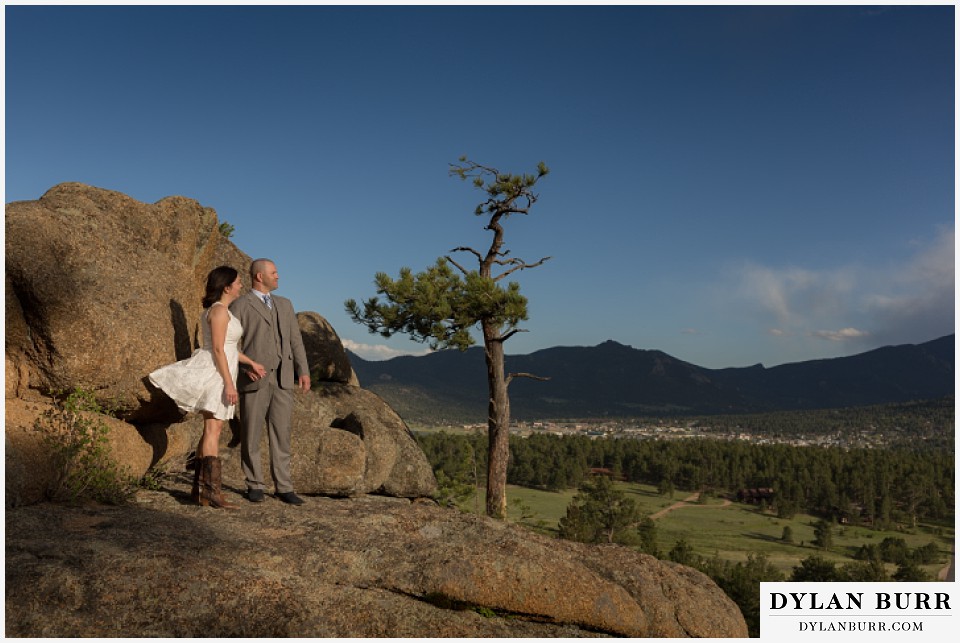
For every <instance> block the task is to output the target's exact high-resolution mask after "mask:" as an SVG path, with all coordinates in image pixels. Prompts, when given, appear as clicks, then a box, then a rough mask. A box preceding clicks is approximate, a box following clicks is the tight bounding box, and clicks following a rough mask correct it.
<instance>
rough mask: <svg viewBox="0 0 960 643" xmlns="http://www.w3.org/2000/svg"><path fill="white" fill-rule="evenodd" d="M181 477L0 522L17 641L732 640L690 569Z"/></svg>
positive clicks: (424, 507) (494, 527)
mask: <svg viewBox="0 0 960 643" xmlns="http://www.w3.org/2000/svg"><path fill="white" fill-rule="evenodd" d="M188 485H189V476H188V474H186V473H181V474H178V475H175V476H171V477H169V478H167V479H165V480H164V483H163V488H161V489H160V490H157V491H141V492H139V493H138V495H137V498H136V502H134V503H133V504H131V505H127V506H119V507H117V506H104V505H93V504H91V505H82V506H67V505H56V504H49V503H44V504H37V505H32V506H29V507H19V508H15V509H8V510H7V512H6V634H7V635H8V636H15V637H61V636H80V637H108V636H109V637H115V636H137V637H146V636H150V637H155V636H159V637H201V636H202V637H208V636H217V637H228V636H229V637H234V636H243V637H268V636H270V637H273V636H280V637H292V636H297V637H488V636H497V637H501V636H504V637H585V636H606V635H613V636H631V637H688V636H695V637H745V636H747V629H746V625H745V623H744V621H743V617H742V616H741V614H740V611H739V610H738V608H737V606H736V605H735V604H734V603H733V602H732V601H731V600H730V599H729V598H728V597H727V596H726V595H725V594H724V593H723V592H722V591H721V590H720V589H719V588H718V587H717V586H716V585H715V584H714V583H713V582H712V581H711V580H710V579H709V578H707V577H706V576H704V575H703V574H700V573H699V572H697V571H695V570H692V569H690V568H687V567H684V566H682V565H676V564H673V563H669V562H664V561H659V560H657V559H655V558H652V557H650V556H646V555H643V554H639V553H637V552H634V551H632V550H630V549H627V548H624V547H620V546H616V545H611V546H591V545H582V544H579V543H572V542H567V541H560V540H554V539H550V538H546V537H543V536H539V535H537V534H533V533H530V532H528V531H526V530H524V529H522V528H520V527H517V526H515V525H512V524H508V523H502V522H498V521H495V520H492V519H489V518H486V517H482V516H474V515H469V514H462V513H460V512H458V511H456V510H453V509H446V508H442V507H439V506H437V505H435V504H433V503H432V502H430V501H425V500H409V499H404V498H391V497H385V496H375V495H366V496H360V497H352V498H333V497H325V496H307V497H306V498H305V499H306V504H305V505H304V506H301V507H292V506H288V505H285V504H283V503H281V502H280V501H278V500H276V499H274V498H272V497H268V498H267V500H266V501H265V502H264V503H261V504H256V505H255V504H251V503H248V502H246V501H245V500H244V499H242V498H241V497H240V496H239V494H238V493H237V492H238V490H237V489H236V488H235V487H234V488H231V489H229V490H228V493H227V495H228V498H229V499H230V500H232V501H234V502H237V503H239V504H240V505H241V508H240V510H238V511H227V510H215V509H205V508H201V507H198V506H195V505H193V504H191V503H190V501H189V498H188V491H189V489H188Z"/></svg>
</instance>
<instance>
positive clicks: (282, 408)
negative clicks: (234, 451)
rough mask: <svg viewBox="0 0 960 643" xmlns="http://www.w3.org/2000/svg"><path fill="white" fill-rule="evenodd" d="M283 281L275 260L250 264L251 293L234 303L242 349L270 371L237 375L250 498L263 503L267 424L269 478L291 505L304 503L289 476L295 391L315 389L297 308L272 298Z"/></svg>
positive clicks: (279, 495)
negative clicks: (263, 448)
mask: <svg viewBox="0 0 960 643" xmlns="http://www.w3.org/2000/svg"><path fill="white" fill-rule="evenodd" d="M279 280H280V275H279V274H278V273H277V267H276V265H275V264H274V263H273V262H272V261H270V260H269V259H257V260H255V261H254V262H253V263H252V264H250V281H251V284H252V289H251V290H250V292H248V293H247V294H245V295H243V296H241V297H239V298H238V299H237V300H236V301H234V302H233V304H231V305H230V311H231V312H232V313H233V314H234V315H236V316H237V317H238V318H239V319H240V323H241V324H242V325H243V337H242V338H241V340H240V344H241V350H242V351H243V353H244V354H245V355H247V356H248V357H250V358H251V359H252V360H254V361H255V362H258V363H259V364H262V365H263V368H264V370H265V372H264V373H258V372H254V371H252V370H250V369H248V368H243V369H241V370H240V374H239V375H238V376H237V390H238V391H239V393H240V441H241V446H240V455H241V466H242V468H243V475H244V477H245V478H246V480H247V499H248V500H250V501H251V502H263V499H264V496H263V490H264V483H263V472H262V471H261V469H262V467H261V465H260V437H261V435H262V431H263V427H264V422H266V427H267V437H268V439H269V444H270V474H271V475H272V477H273V483H274V486H275V488H276V493H277V498H279V499H280V500H282V501H283V502H286V503H287V504H291V505H302V504H303V500H302V499H301V498H300V497H299V496H297V494H296V493H294V491H293V481H292V480H291V477H290V423H291V419H292V417H293V390H294V389H295V388H299V389H300V390H301V391H309V390H310V367H309V365H308V364H307V353H306V351H305V350H304V348H303V338H302V337H301V336H300V326H299V324H298V323H297V316H296V314H295V313H294V311H293V304H291V303H290V300H289V299H286V298H284V297H275V296H273V295H271V294H270V293H271V292H272V291H273V290H275V289H276V288H277V286H278V284H279Z"/></svg>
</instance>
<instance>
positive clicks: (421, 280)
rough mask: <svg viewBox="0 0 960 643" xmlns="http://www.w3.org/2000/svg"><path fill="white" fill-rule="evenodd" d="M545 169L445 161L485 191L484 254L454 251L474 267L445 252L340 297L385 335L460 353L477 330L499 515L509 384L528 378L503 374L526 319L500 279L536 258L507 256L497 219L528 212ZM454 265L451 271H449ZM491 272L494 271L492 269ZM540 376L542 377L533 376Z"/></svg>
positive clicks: (503, 504) (513, 286) (490, 506)
mask: <svg viewBox="0 0 960 643" xmlns="http://www.w3.org/2000/svg"><path fill="white" fill-rule="evenodd" d="M548 172H549V170H548V169H547V166H546V165H544V164H543V163H540V164H539V165H538V166H537V172H536V174H507V173H503V172H500V171H499V170H497V169H495V168H492V167H487V166H484V165H480V164H478V163H475V162H473V161H469V160H467V159H466V158H465V157H463V158H461V159H460V163H459V164H451V170H450V174H451V175H452V176H457V177H459V178H461V179H464V180H466V179H468V178H469V179H472V182H473V186H474V187H476V188H477V189H479V190H481V191H482V192H483V193H484V194H485V198H484V200H483V201H482V202H481V203H480V204H479V205H478V206H477V207H476V210H475V212H474V213H475V214H476V215H477V216H484V217H486V225H485V226H484V229H485V230H489V231H490V232H492V233H493V237H492V239H491V242H490V247H489V248H488V249H487V250H486V251H485V252H480V251H477V250H475V249H473V248H470V247H459V248H454V249H453V250H452V251H451V252H465V253H467V254H470V255H472V256H473V257H474V258H475V259H476V260H477V262H478V267H477V269H476V270H468V269H467V268H465V267H464V266H462V265H461V264H460V263H458V262H457V261H456V260H454V259H453V258H451V257H450V256H446V257H440V258H439V259H437V261H436V263H435V265H433V266H432V267H430V268H428V269H427V270H426V271H424V272H421V273H419V274H417V275H416V276H414V274H413V272H412V271H411V270H410V269H409V268H402V269H401V270H400V276H399V278H398V279H396V280H394V279H392V278H391V277H389V276H388V275H387V274H386V273H382V272H381V273H377V275H376V285H377V294H378V295H382V296H383V297H384V298H385V300H386V301H385V302H381V301H380V300H379V298H378V297H373V298H371V299H368V300H367V301H366V302H364V304H363V306H362V307H361V306H360V305H359V304H357V302H356V301H355V300H353V299H350V300H347V301H346V302H345V304H344V305H345V307H346V309H347V312H348V313H349V314H350V316H351V318H353V320H354V321H356V322H358V323H362V324H364V325H365V326H367V328H368V329H369V330H370V332H372V333H379V334H381V335H383V336H384V337H390V336H392V335H394V334H395V333H404V334H407V335H410V336H411V337H412V338H413V339H415V340H417V341H422V342H427V343H429V345H430V346H431V347H432V348H434V349H438V348H458V349H460V350H466V349H467V348H468V347H469V346H470V345H472V344H473V343H474V339H473V337H472V336H471V330H472V329H474V328H476V327H478V326H479V329H480V333H481V335H482V337H483V347H484V356H485V359H486V365H487V385H488V389H489V398H488V399H489V400H490V402H489V406H488V410H487V431H488V447H487V450H488V458H487V498H486V511H487V514H488V515H490V516H493V517H496V518H500V519H503V518H505V517H506V512H507V494H506V485H507V463H508V460H509V454H510V450H509V427H510V398H509V396H508V387H509V385H510V382H511V381H512V380H513V379H514V378H516V377H535V376H533V375H531V374H529V373H506V372H505V368H504V365H505V362H504V349H503V344H504V343H505V342H506V341H507V340H508V339H510V338H511V337H513V336H514V335H515V334H516V333H519V332H522V329H521V328H520V327H519V324H520V322H522V321H524V320H526V319H527V299H526V297H524V296H522V295H521V294H520V285H519V284H518V283H517V282H510V283H509V284H507V286H502V285H501V281H502V280H503V279H504V278H505V277H507V276H508V275H510V274H513V273H514V272H517V271H519V270H526V269H529V268H535V267H537V266H539V265H541V264H542V263H543V262H545V261H546V260H547V259H549V257H544V258H543V259H540V260H539V261H537V262H535V263H527V262H525V261H523V260H522V259H518V258H515V257H514V258H508V255H509V254H510V251H509V250H506V249H505V248H504V227H503V226H504V223H505V222H506V221H507V219H509V217H510V216H511V215H514V214H524V215H525V214H528V213H529V212H530V209H531V208H532V207H533V205H534V204H535V203H536V201H537V198H538V196H537V194H536V193H534V191H533V190H534V187H535V186H536V184H537V182H538V181H539V180H540V179H542V178H543V177H544V176H546V175H547V173H548ZM451 266H453V268H456V272H455V271H454V270H453V268H451ZM496 270H501V272H500V273H499V274H495V271H496ZM537 379H542V378H537Z"/></svg>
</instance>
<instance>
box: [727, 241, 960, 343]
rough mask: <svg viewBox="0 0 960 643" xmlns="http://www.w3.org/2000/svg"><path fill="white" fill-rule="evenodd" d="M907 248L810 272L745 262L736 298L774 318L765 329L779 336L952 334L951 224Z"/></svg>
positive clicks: (755, 313)
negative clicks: (895, 257)
mask: <svg viewBox="0 0 960 643" xmlns="http://www.w3.org/2000/svg"><path fill="white" fill-rule="evenodd" d="M905 246H906V247H909V248H911V250H912V251H913V255H912V256H910V257H908V258H906V259H904V260H901V261H898V262H887V263H885V264H883V263H880V262H879V261H878V262H877V263H875V264H871V265H846V266H839V267H833V268H826V269H810V268H805V267H797V266H788V267H773V266H765V265H760V264H756V263H747V264H745V265H743V266H742V267H741V268H740V269H739V270H737V271H736V273H735V277H734V278H735V282H736V285H735V287H734V294H735V295H736V297H735V300H736V301H737V302H738V304H739V305H740V306H741V307H742V306H744V305H745V306H746V308H745V310H746V312H747V314H748V317H749V318H750V319H751V320H756V321H759V322H760V323H764V324H770V323H771V322H773V329H771V330H767V332H768V333H769V334H770V335H773V336H777V337H787V336H799V337H809V338H815V339H820V340H829V341H834V342H847V343H860V344H861V345H865V344H870V345H873V346H881V345H885V344H903V343H914V342H921V341H928V340H930V339H935V338H936V337H939V336H942V335H946V334H949V333H951V332H953V329H954V299H955V271H956V266H955V256H954V254H955V253H954V230H953V228H952V227H951V228H944V229H941V230H939V231H938V232H937V234H936V236H935V237H934V238H933V239H927V240H924V241H919V242H912V243H910V244H905ZM880 261H882V259H881V260H880ZM837 328H839V329H840V330H822V329H837Z"/></svg>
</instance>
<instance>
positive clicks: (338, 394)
mask: <svg viewBox="0 0 960 643" xmlns="http://www.w3.org/2000/svg"><path fill="white" fill-rule="evenodd" d="M237 430H238V429H237V427H236V426H234V427H233V431H237ZM291 430H292V436H291V447H292V456H291V474H292V476H293V482H294V485H295V486H296V489H297V491H300V492H303V493H311V494H325V495H333V496H357V495H362V494H368V493H379V494H385V495H390V496H397V497H404V498H418V497H429V496H433V495H434V494H435V493H436V490H437V481H436V478H435V477H434V475H433V470H432V469H431V467H430V463H429V462H428V461H427V458H426V456H425V455H424V453H423V451H422V450H421V449H420V447H419V446H418V445H417V443H416V440H415V439H414V437H413V434H412V433H411V432H410V429H409V428H407V425H406V424H405V423H404V421H403V420H402V419H401V418H400V416H399V415H397V414H396V413H395V412H394V411H393V409H391V408H390V407H389V406H387V404H386V402H384V401H383V400H381V399H380V398H379V397H378V396H377V395H375V394H373V393H371V392H370V391H366V390H364V389H361V388H359V387H356V386H351V385H348V384H337V383H333V382H326V383H321V384H320V385H318V386H317V387H315V388H314V389H313V390H312V391H310V392H309V393H299V392H297V393H294V411H293V423H292V429H291ZM225 433H226V432H225ZM238 441H239V438H238V436H237V435H236V434H235V433H231V434H230V435H224V436H221V446H222V448H221V457H222V458H223V459H224V462H225V464H224V480H225V481H227V482H228V483H229V484H231V485H234V486H235V487H236V488H237V489H243V488H244V487H245V483H244V481H243V476H242V475H241V472H240V466H239V460H240V454H239V448H238V446H237V445H238ZM260 451H261V456H262V458H261V459H262V466H263V471H264V472H269V471H270V463H269V458H268V454H269V448H268V442H267V437H266V435H264V436H263V438H262V441H261V449H260ZM234 462H235V463H236V465H234V464H233V463H234ZM264 482H265V483H266V484H267V486H268V487H270V486H271V482H270V481H269V480H265V481H264Z"/></svg>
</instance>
